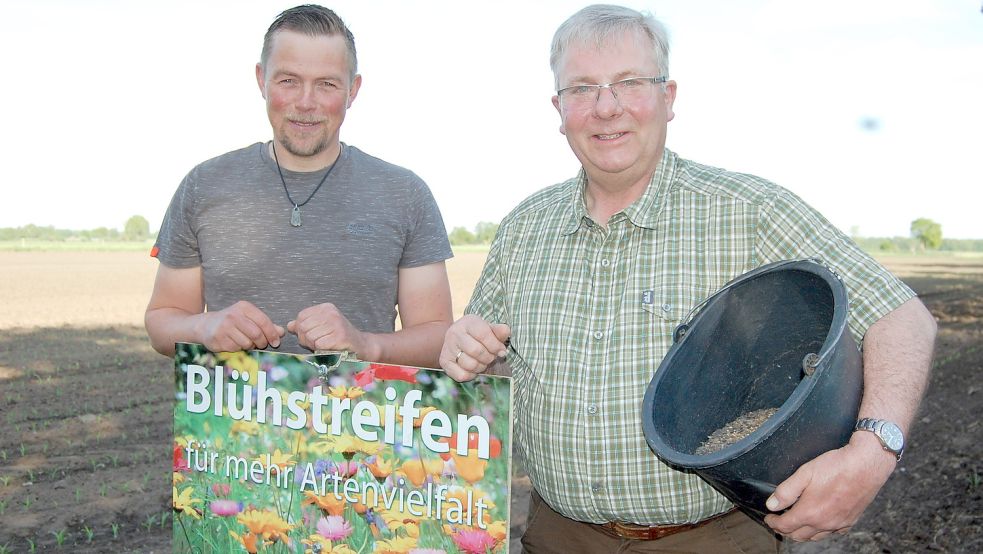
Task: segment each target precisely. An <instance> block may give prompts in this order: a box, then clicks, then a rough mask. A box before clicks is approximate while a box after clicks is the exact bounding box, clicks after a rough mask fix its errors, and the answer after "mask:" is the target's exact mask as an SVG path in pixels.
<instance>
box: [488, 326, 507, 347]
mask: <svg viewBox="0 0 983 554" xmlns="http://www.w3.org/2000/svg"><path fill="white" fill-rule="evenodd" d="M491 330H492V333H494V334H495V338H496V339H498V341H499V342H501V343H502V344H505V341H506V340H507V339H508V338H509V337H511V336H512V328H511V327H509V326H508V325H506V324H505V323H493V324H492V325H491Z"/></svg>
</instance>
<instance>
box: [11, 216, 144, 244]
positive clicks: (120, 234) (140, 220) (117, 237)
mask: <svg viewBox="0 0 983 554" xmlns="http://www.w3.org/2000/svg"><path fill="white" fill-rule="evenodd" d="M154 236H155V234H152V233H151V232H150V223H149V222H148V221H147V218H145V217H143V216H142V215H135V216H132V217H130V218H129V219H127V220H126V223H124V224H123V230H122V231H120V230H119V229H116V228H115V227H96V228H95V229H87V230H83V231H76V230H72V229H56V228H55V227H54V226H51V225H48V226H40V225H34V224H28V225H24V226H23V227H0V241H4V240H21V239H27V240H39V241H51V242H68V241H91V242H113V241H145V240H147V239H150V238H153V237H154Z"/></svg>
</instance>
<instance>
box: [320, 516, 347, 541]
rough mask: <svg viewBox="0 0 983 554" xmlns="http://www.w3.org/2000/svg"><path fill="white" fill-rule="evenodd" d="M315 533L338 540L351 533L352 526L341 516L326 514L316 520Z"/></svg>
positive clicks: (345, 537) (331, 539)
mask: <svg viewBox="0 0 983 554" xmlns="http://www.w3.org/2000/svg"><path fill="white" fill-rule="evenodd" d="M317 534H318V535H321V536H322V537H324V538H326V539H328V540H330V541H340V540H345V539H347V538H348V535H351V534H352V526H351V525H350V524H349V523H348V522H347V521H345V518H344V517H342V516H327V517H322V518H321V519H319V520H317Z"/></svg>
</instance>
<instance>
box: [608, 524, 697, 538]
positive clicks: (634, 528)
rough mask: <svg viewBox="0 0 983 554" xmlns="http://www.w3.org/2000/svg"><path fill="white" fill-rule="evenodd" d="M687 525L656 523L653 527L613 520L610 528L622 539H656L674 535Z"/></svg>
mask: <svg viewBox="0 0 983 554" xmlns="http://www.w3.org/2000/svg"><path fill="white" fill-rule="evenodd" d="M688 527H689V525H685V524H684V525H656V526H654V527H645V526H642V525H634V524H631V523H622V522H620V521H614V522H612V523H611V530H612V531H614V533H615V534H616V535H618V536H619V537H621V538H623V539H632V540H648V541H651V540H656V539H661V538H663V537H667V536H669V535H674V534H676V533H678V532H680V531H682V530H684V529H686V528H688Z"/></svg>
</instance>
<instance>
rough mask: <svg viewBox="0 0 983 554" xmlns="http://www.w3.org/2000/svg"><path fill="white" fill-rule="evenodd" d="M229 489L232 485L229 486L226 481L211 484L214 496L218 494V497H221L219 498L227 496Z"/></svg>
mask: <svg viewBox="0 0 983 554" xmlns="http://www.w3.org/2000/svg"><path fill="white" fill-rule="evenodd" d="M231 490H232V487H230V486H229V485H228V484H226V483H215V484H214V485H212V492H214V493H215V496H218V497H221V498H224V497H226V496H229V492H230V491H231Z"/></svg>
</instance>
